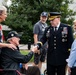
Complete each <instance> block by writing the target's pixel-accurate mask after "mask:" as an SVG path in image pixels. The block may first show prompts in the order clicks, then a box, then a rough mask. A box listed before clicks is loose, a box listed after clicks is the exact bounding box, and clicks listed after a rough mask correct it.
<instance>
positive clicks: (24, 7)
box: [5, 0, 75, 43]
mask: <svg viewBox="0 0 76 75" xmlns="http://www.w3.org/2000/svg"><path fill="white" fill-rule="evenodd" d="M71 2H72V0H12V5H11V6H10V7H9V8H8V17H7V20H6V21H5V24H6V25H8V26H9V27H10V28H12V30H16V31H18V32H20V33H22V37H21V43H27V42H28V40H29V39H31V41H32V43H33V26H34V24H35V23H36V22H37V21H38V20H39V16H40V14H41V12H43V11H46V12H52V11H56V12H61V14H62V15H61V16H62V17H61V21H62V22H64V23H68V24H70V25H72V21H73V18H72V17H71V16H73V15H75V12H73V11H72V10H70V9H68V4H69V3H71ZM67 19H68V20H67ZM47 23H48V24H49V22H47Z"/></svg>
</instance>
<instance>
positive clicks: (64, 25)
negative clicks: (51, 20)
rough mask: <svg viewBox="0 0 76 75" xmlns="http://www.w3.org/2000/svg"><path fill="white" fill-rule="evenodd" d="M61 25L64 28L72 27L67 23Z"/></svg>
mask: <svg viewBox="0 0 76 75" xmlns="http://www.w3.org/2000/svg"><path fill="white" fill-rule="evenodd" d="M61 25H62V26H63V27H71V25H69V24H65V23H61Z"/></svg>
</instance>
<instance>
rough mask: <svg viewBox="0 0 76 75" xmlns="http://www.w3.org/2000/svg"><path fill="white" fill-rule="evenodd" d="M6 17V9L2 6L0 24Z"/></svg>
mask: <svg viewBox="0 0 76 75" xmlns="http://www.w3.org/2000/svg"><path fill="white" fill-rule="evenodd" d="M6 17H7V9H6V8H5V7H4V6H2V7H0V22H3V21H5V19H6Z"/></svg>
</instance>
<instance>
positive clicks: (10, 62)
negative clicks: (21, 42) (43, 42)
mask: <svg viewBox="0 0 76 75" xmlns="http://www.w3.org/2000/svg"><path fill="white" fill-rule="evenodd" d="M32 56H33V52H32V51H31V52H29V54H28V55H22V54H21V53H20V51H19V50H18V48H17V50H12V49H11V48H7V47H5V48H2V51H1V68H2V69H15V70H18V71H20V66H19V64H20V63H27V62H29V61H30V59H31V58H32ZM5 75H6V74H5ZM7 75H16V74H13V73H12V74H11V73H10V74H9V72H8V73H7Z"/></svg>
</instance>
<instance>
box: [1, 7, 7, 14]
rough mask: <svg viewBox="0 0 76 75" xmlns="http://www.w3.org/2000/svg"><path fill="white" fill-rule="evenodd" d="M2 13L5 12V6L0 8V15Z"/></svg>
mask: <svg viewBox="0 0 76 75" xmlns="http://www.w3.org/2000/svg"><path fill="white" fill-rule="evenodd" d="M3 11H7V8H6V7H5V6H0V14H2V12H3Z"/></svg>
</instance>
